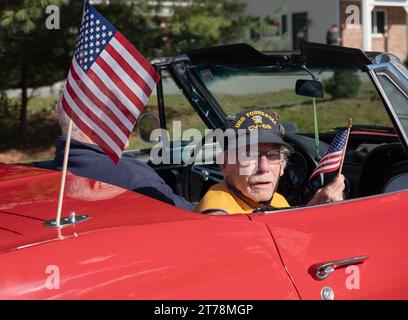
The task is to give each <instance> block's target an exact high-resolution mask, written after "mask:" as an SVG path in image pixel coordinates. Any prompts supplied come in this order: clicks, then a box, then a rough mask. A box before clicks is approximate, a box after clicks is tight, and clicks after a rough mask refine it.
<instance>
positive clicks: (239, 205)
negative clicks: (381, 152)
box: [195, 107, 345, 214]
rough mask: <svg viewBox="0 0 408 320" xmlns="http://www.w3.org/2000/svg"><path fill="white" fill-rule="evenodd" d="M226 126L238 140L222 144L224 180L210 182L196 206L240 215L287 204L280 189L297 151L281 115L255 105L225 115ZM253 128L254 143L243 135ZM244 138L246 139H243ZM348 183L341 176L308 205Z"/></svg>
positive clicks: (328, 198) (330, 197)
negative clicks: (286, 136) (287, 138)
mask: <svg viewBox="0 0 408 320" xmlns="http://www.w3.org/2000/svg"><path fill="white" fill-rule="evenodd" d="M224 129H225V130H235V132H236V133H235V137H236V138H235V139H232V140H231V141H228V143H224V152H223V153H221V157H223V159H222V160H223V161H218V163H221V170H222V172H223V174H224V181H223V182H220V183H217V184H215V185H214V186H212V187H211V188H210V189H209V190H208V191H207V193H206V194H205V195H204V197H203V198H202V199H201V201H200V202H199V203H198V205H197V206H196V208H195V210H196V211H197V212H201V213H209V214H236V213H238V214H239V213H241V214H242V213H255V212H258V211H260V210H261V211H262V210H264V211H269V210H274V209H276V208H287V207H289V203H288V202H287V201H286V199H285V197H284V196H283V195H281V194H279V193H278V192H276V190H277V187H278V184H279V179H280V177H281V176H282V175H283V173H284V170H285V168H286V165H287V161H288V160H287V158H288V155H289V153H290V152H291V151H292V150H293V147H292V146H291V145H290V144H288V143H286V142H285V141H284V140H283V136H284V128H283V125H282V123H281V121H280V119H279V116H278V114H277V113H270V112H268V111H266V110H262V109H261V108H257V107H253V108H251V109H248V110H244V111H242V112H239V113H237V114H235V115H232V116H230V117H227V120H226V122H225V128H224ZM251 132H252V133H256V134H257V139H256V141H255V142H251V139H240V137H248V136H249V135H250V133H251ZM240 140H241V141H242V140H244V141H245V143H244V144H242V143H241V144H240V142H239V141H240ZM237 142H238V143H237ZM254 145H255V147H256V148H254ZM231 155H232V157H231ZM344 187H345V185H344V177H343V176H342V175H339V176H338V177H337V178H336V179H335V180H334V181H333V182H332V183H330V184H328V185H327V186H326V187H324V188H322V189H320V190H319V191H318V192H317V193H316V194H315V195H314V197H313V198H312V200H311V201H310V202H309V203H308V205H313V204H319V203H326V202H332V201H339V200H343V191H344Z"/></svg>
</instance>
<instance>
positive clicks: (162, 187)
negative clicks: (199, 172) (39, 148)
mask: <svg viewBox="0 0 408 320" xmlns="http://www.w3.org/2000/svg"><path fill="white" fill-rule="evenodd" d="M65 141H66V138H65V137H64V136H61V137H58V139H57V142H56V150H55V159H54V164H53V166H54V169H56V170H61V169H62V163H63V159H64V148H65ZM68 171H70V172H72V173H73V174H76V175H78V176H82V177H86V178H91V179H95V180H99V181H102V182H106V183H109V184H112V185H115V186H118V187H121V188H124V189H128V190H132V191H136V192H139V193H142V194H144V195H146V196H149V197H152V198H155V199H157V200H161V201H164V202H166V203H169V204H172V205H175V206H177V207H179V208H183V209H186V210H193V205H192V204H191V203H190V202H188V201H186V200H185V199H184V198H183V197H181V196H179V195H176V194H174V192H173V190H172V189H171V188H170V187H169V186H168V185H167V184H166V183H165V182H164V180H163V179H162V178H161V177H160V176H159V175H158V174H157V173H156V171H154V170H153V169H152V168H151V167H150V166H148V165H147V164H145V163H143V162H141V161H138V160H136V159H134V158H133V157H132V156H131V155H126V154H123V155H122V158H121V159H120V161H119V162H118V164H117V165H115V164H114V162H113V161H112V160H111V159H110V158H109V156H107V155H106V154H105V153H104V152H103V151H102V150H101V149H100V148H98V147H97V146H96V145H92V144H88V143H83V142H79V141H77V140H73V139H71V146H70V151H69V159H68Z"/></svg>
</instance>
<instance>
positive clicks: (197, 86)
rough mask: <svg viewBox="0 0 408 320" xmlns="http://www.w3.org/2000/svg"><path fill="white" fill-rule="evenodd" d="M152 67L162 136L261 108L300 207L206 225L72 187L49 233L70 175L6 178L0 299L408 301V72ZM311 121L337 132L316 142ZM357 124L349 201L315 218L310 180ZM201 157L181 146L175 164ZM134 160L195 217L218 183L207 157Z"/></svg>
mask: <svg viewBox="0 0 408 320" xmlns="http://www.w3.org/2000/svg"><path fill="white" fill-rule="evenodd" d="M154 65H155V67H156V69H157V70H158V71H159V72H160V73H161V75H162V80H161V82H160V83H159V85H158V87H157V95H156V96H157V98H158V99H157V101H158V102H157V104H154V105H153V106H149V107H148V108H147V109H148V111H150V112H152V114H157V115H158V119H159V120H160V127H161V128H163V129H164V128H170V127H171V123H170V121H169V120H170V119H172V120H180V121H181V123H182V125H185V126H190V127H192V126H194V127H196V128H199V129H202V130H203V129H205V128H210V129H215V128H220V127H221V126H222V124H223V122H224V120H225V117H226V116H227V115H228V114H230V113H232V112H236V111H239V110H242V109H244V108H246V107H249V106H250V105H251V104H256V105H258V106H260V107H263V108H267V109H268V110H274V111H278V112H279V113H280V114H281V118H282V119H283V120H284V121H285V129H286V135H285V139H286V141H287V142H288V143H290V144H291V145H292V146H293V147H294V150H295V151H294V153H293V154H292V156H291V158H290V164H289V166H288V168H287V170H286V173H285V175H284V176H283V178H282V179H281V182H280V186H279V191H280V192H281V193H282V194H284V195H285V197H286V198H287V199H288V201H289V203H290V204H291V205H292V207H291V208H288V209H285V210H276V211H270V212H261V213H254V214H237V215H225V216H222V215H205V214H199V213H196V212H190V211H184V210H181V209H178V208H176V207H173V206H171V205H168V204H165V203H162V202H160V201H157V200H155V199H152V198H149V197H146V196H144V195H140V194H137V193H134V192H131V191H127V190H124V189H121V188H118V187H115V186H111V185H108V184H103V183H100V182H97V181H94V180H90V179H86V178H83V177H78V176H75V175H73V174H69V175H68V177H67V186H66V194H65V200H64V206H63V218H64V219H63V222H64V223H65V226H64V227H63V228H53V227H52V223H53V219H55V212H56V209H57V199H58V191H59V181H60V176H61V173H60V172H58V171H52V170H48V169H46V168H47V165H48V163H47V162H46V161H44V162H40V163H32V164H31V165H15V164H14V165H7V164H1V165H0V239H1V240H0V266H1V272H0V299H324V300H331V299H408V157H407V154H408V71H407V69H406V68H405V67H404V66H403V65H402V63H401V62H400V61H399V59H398V58H396V57H395V56H393V55H392V54H380V53H364V52H362V51H360V50H358V49H350V48H343V47H331V46H326V45H320V44H313V43H303V45H302V48H301V51H300V52H264V53H262V52H259V51H257V50H255V49H254V48H252V47H250V46H249V45H245V44H238V45H227V46H221V47H214V48H207V49H199V50H193V51H190V52H187V53H186V54H184V55H180V56H178V57H175V58H169V59H162V60H160V61H158V62H156V63H155V64H154ZM342 72H343V74H346V75H349V76H350V79H353V81H356V85H355V86H356V87H357V86H358V87H359V89H358V92H357V91H356V92H355V94H354V96H348V97H346V98H338V97H336V95H335V91H333V90H331V89H330V87H333V86H334V85H333V82H334V80H335V79H336V76H339V75H341V74H342ZM299 80H313V81H320V82H322V83H324V88H325V92H324V93H325V95H324V97H323V98H316V96H317V95H316V96H315V95H314V94H313V92H310V91H311V90H309V89H310V88H309V89H307V88H306V89H305V90H306V91H308V90H309V92H306V91H303V92H301V90H298V89H296V87H297V86H296V83H302V82H299ZM350 81H352V80H350ZM303 83H306V82H303ZM181 93H182V94H181ZM313 108H315V109H316V119H315V120H317V121H321V123H324V121H323V120H324V119H325V117H330V123H331V124H332V126H331V127H330V128H324V127H323V128H320V131H322V132H320V134H319V135H317V132H315V133H313V119H314V117H313V115H312V114H313ZM186 114H189V115H191V117H188V119H187V118H186V117H185V115H186ZM192 117H196V118H195V119H196V120H195V121H196V122H194V123H193V122H191V121H192V120H191V119H192ZM349 117H353V120H354V124H355V125H354V126H353V128H352V131H351V135H350V139H349V145H348V149H347V154H346V157H345V163H344V171H343V173H344V175H345V177H346V179H347V190H346V200H344V201H341V202H336V203H331V204H325V205H319V206H312V207H306V206H304V205H305V203H307V200H308V199H309V198H310V196H311V194H312V193H313V189H312V188H311V186H310V185H309V182H308V177H309V176H310V174H311V173H312V172H313V170H314V168H315V167H316V165H317V163H318V161H317V159H318V157H319V154H322V153H324V152H325V151H326V150H327V148H328V145H329V144H330V142H331V140H332V138H333V136H334V135H335V131H334V130H332V129H333V128H335V127H342V126H343V127H344V126H345V125H346V124H347V120H348V118H349ZM142 118H144V119H145V120H146V119H147V118H149V117H141V118H140V119H139V121H140V122H142ZM149 119H154V116H152V117H150V118H149ZM189 121H190V122H189ZM326 122H327V121H326ZM318 128H319V127H318ZM311 132H312V133H311ZM316 138H318V139H316ZM153 143H154V142H153ZM192 145H193V144H192V142H191V140H189V138H185V139H184V138H183V137H182V139H181V141H178V142H177V143H175V142H173V143H172V144H171V154H172V156H173V158H172V159H174V158H175V157H176V155H177V154H179V153H180V152H185V151H186V150H187V151H188V150H189V148H190V150H191V146H192ZM208 145H210V147H211V148H208V149H211V150H212V147H216V146H214V145H212V144H211V143H209V142H206V144H205V146H207V147H208ZM129 153H130V154H132V155H133V156H134V157H135V158H136V159H139V160H142V161H146V162H148V163H149V164H150V165H151V166H152V167H153V168H154V169H155V170H156V171H157V172H158V173H159V174H160V175H161V177H163V179H165V180H166V182H167V183H168V184H169V185H170V186H171V187H172V188H173V189H174V191H175V192H177V193H179V194H180V195H182V196H184V197H185V198H186V199H188V200H189V201H191V202H193V203H195V202H198V201H199V200H200V198H201V197H202V195H203V194H204V193H205V191H206V190H208V188H209V187H210V186H212V185H213V184H214V183H216V182H219V181H221V180H222V172H221V171H220V169H219V168H218V167H217V165H216V164H215V162H214V161H212V160H213V153H211V152H209V153H205V159H198V157H197V159H196V160H195V161H194V162H192V163H185V162H183V161H181V162H176V161H172V162H171V163H170V164H157V163H153V162H152V161H151V159H150V158H149V154H150V149H141V150H133V151H129ZM203 153H204V152H203Z"/></svg>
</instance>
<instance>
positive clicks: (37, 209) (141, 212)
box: [0, 164, 206, 252]
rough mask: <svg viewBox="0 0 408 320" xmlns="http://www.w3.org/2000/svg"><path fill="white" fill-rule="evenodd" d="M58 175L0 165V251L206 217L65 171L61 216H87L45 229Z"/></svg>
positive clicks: (54, 204)
mask: <svg viewBox="0 0 408 320" xmlns="http://www.w3.org/2000/svg"><path fill="white" fill-rule="evenodd" d="M60 178H61V172H57V171H49V170H44V169H38V168H33V167H30V166H26V165H3V164H2V165H0V239H1V240H0V252H3V251H7V250H12V249H16V248H21V247H26V246H31V245H35V244H39V243H43V242H47V241H54V240H57V239H59V237H61V236H62V237H71V236H77V235H79V234H80V233H84V232H92V231H96V230H101V229H106V228H116V227H121V226H125V225H127V226H128V225H140V224H150V223H162V222H171V221H177V220H186V219H205V218H206V217H205V216H204V215H199V214H196V213H193V212H189V211H185V210H181V209H178V208H176V207H174V206H171V205H168V204H166V203H163V202H161V201H157V200H155V199H152V198H149V197H147V196H144V195H141V194H138V193H135V192H131V191H127V190H124V189H121V188H118V187H114V186H111V185H108V184H105V183H100V182H97V181H95V180H92V179H86V178H82V177H78V176H75V175H73V174H70V173H68V175H67V182H66V187H65V196H64V202H63V208H62V217H67V216H68V215H69V213H70V212H71V211H75V213H76V215H89V216H91V218H90V219H89V220H87V221H84V222H81V223H77V224H75V225H73V226H67V227H64V228H62V229H56V228H48V227H45V226H44V222H45V221H48V220H52V219H55V217H56V212H57V203H58V192H59V185H60Z"/></svg>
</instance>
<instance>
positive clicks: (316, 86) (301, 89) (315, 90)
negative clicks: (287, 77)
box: [296, 79, 323, 98]
mask: <svg viewBox="0 0 408 320" xmlns="http://www.w3.org/2000/svg"><path fill="white" fill-rule="evenodd" d="M296 94H297V95H299V96H305V97H312V98H323V85H322V83H321V82H320V81H317V80H302V79H299V80H297V81H296Z"/></svg>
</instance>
